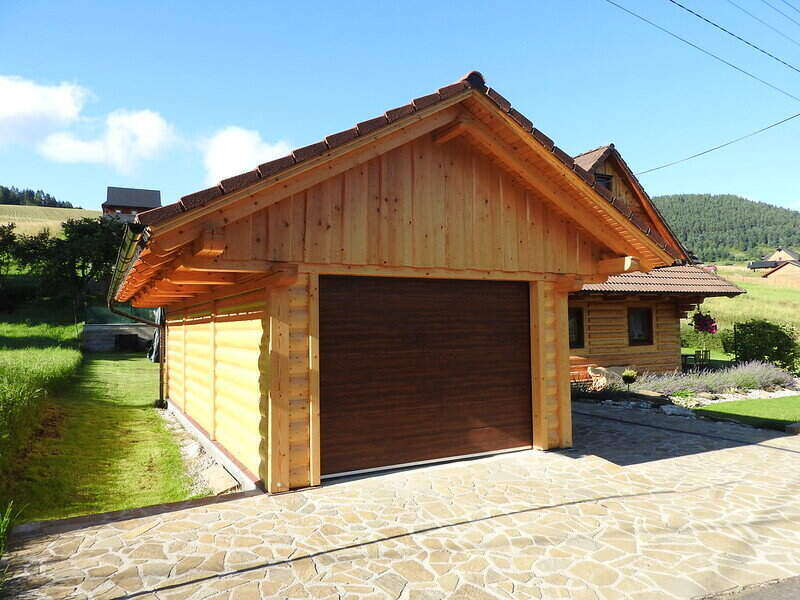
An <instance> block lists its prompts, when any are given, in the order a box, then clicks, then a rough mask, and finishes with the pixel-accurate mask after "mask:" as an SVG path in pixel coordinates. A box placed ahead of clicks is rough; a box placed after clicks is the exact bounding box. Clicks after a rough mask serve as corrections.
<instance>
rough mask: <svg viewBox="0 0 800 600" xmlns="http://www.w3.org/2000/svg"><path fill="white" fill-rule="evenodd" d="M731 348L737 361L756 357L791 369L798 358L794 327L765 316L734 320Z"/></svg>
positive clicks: (795, 365) (798, 352)
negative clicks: (767, 318) (740, 320)
mask: <svg viewBox="0 0 800 600" xmlns="http://www.w3.org/2000/svg"><path fill="white" fill-rule="evenodd" d="M733 350H734V354H735V355H736V360H738V361H740V362H749V361H754V360H758V361H764V362H769V363H774V364H776V365H778V366H779V367H782V368H784V369H789V370H794V369H795V368H796V367H797V366H798V359H800V346H798V343H797V339H796V334H795V331H794V329H792V328H791V327H789V326H788V325H780V324H778V323H772V322H770V321H767V320H765V319H751V320H749V321H745V322H744V323H736V325H735V326H734V335H733Z"/></svg>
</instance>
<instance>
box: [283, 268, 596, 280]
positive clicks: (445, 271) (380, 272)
mask: <svg viewBox="0 0 800 600" xmlns="http://www.w3.org/2000/svg"><path fill="white" fill-rule="evenodd" d="M298 269H299V271H300V272H301V273H317V274H319V275H363V276H368V277H424V278H427V279H473V280H493V281H499V280H505V281H558V280H560V279H563V278H564V275H563V274H558V273H542V272H538V271H499V270H496V269H485V270H479V269H449V268H444V267H434V268H427V267H383V266H377V265H344V264H314V263H301V264H299V265H298ZM580 277H586V278H587V279H589V278H591V277H597V282H598V283H599V282H602V281H605V280H606V278H605V277H599V276H596V275H588V274H587V275H580Z"/></svg>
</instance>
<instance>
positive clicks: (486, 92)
mask: <svg viewBox="0 0 800 600" xmlns="http://www.w3.org/2000/svg"><path fill="white" fill-rule="evenodd" d="M462 103H463V104H465V105H468V106H471V107H473V108H476V109H477V110H478V111H479V112H480V114H482V115H483V118H485V119H487V120H492V121H495V122H496V124H497V125H498V126H499V127H503V132H504V135H505V136H506V137H505V139H503V140H501V141H502V142H503V144H505V145H506V146H507V147H509V148H513V149H514V150H515V151H518V152H520V153H521V152H522V151H523V150H526V149H527V150H528V151H529V152H534V153H536V154H537V155H538V156H539V157H540V158H541V159H543V162H544V164H547V165H548V166H549V167H548V168H554V169H559V170H560V171H561V172H560V175H562V176H563V177H560V178H559V179H562V180H563V182H564V183H563V186H565V187H569V188H571V189H572V190H574V194H575V197H576V198H578V197H580V198H582V199H583V200H584V201H585V206H583V207H582V208H581V209H582V210H583V209H585V210H586V211H587V212H586V216H587V221H596V219H597V218H598V217H600V218H601V219H602V221H603V223H605V224H606V225H607V227H608V233H609V234H610V235H611V236H614V240H616V242H618V244H617V245H618V246H619V245H623V246H630V247H631V250H630V251H631V252H632V251H633V248H634V247H635V248H636V252H638V253H640V256H641V258H642V259H643V260H645V261H646V263H648V264H649V265H650V267H652V266H655V265H664V264H671V263H673V262H675V261H680V260H684V259H685V256H684V255H683V254H682V253H681V252H680V251H679V250H677V249H676V248H675V247H674V245H673V244H672V243H671V242H668V241H667V239H665V238H664V237H663V236H662V234H661V233H660V232H659V231H658V230H657V228H655V227H653V226H652V224H651V223H649V222H648V221H647V220H646V219H644V218H642V217H640V216H639V215H638V214H636V213H635V212H634V211H632V210H631V209H630V208H629V207H628V206H627V203H626V202H624V201H621V200H619V199H617V198H615V197H614V196H613V195H612V193H611V191H610V190H608V189H607V187H606V186H605V185H603V184H601V183H598V182H597V181H595V177H594V175H593V174H592V173H591V172H589V171H586V170H585V169H583V168H582V167H581V166H580V165H578V164H576V163H575V161H574V159H573V158H572V157H571V156H569V154H567V153H566V152H564V151H563V150H562V149H560V148H559V147H557V146H556V145H555V144H554V143H553V141H552V140H551V139H550V138H549V137H548V136H547V135H545V134H544V133H542V132H541V131H540V130H538V129H536V128H535V127H534V126H533V123H532V122H531V121H530V120H529V119H527V118H526V117H525V116H524V115H522V114H521V113H520V112H519V111H517V110H516V109H515V108H513V107H512V106H511V104H510V102H508V100H506V99H505V98H504V97H503V96H502V95H501V94H499V93H498V92H497V91H496V90H494V89H492V88H490V87H488V86H486V84H485V81H484V78H483V76H482V75H481V74H480V73H478V72H477V71H472V72H470V73H469V74H467V75H466V76H464V77H463V78H462V79H460V80H458V81H457V82H455V83H452V84H450V85H447V86H444V87H442V88H439V90H438V91H437V92H434V93H432V94H428V95H426V96H421V97H419V98H416V99H414V100H412V101H411V102H410V103H409V104H406V105H404V106H400V107H398V108H394V109H391V110H388V111H386V112H385V113H384V114H383V115H381V116H379V117H375V118H373V119H369V120H366V121H362V122H360V123H358V124H357V125H356V126H355V127H353V128H351V129H348V130H345V131H341V132H338V133H335V134H332V135H329V136H327V137H325V138H324V139H323V140H321V141H319V142H316V143H314V144H310V145H308V146H304V147H302V148H297V149H295V150H294V151H292V152H291V153H290V154H288V155H286V156H284V157H281V158H278V159H275V160H272V161H269V162H267V163H264V164H262V165H259V166H258V167H257V168H255V169H253V170H251V171H247V172H245V173H241V174H239V175H236V176H234V177H229V178H227V179H224V180H222V181H221V182H220V183H219V184H218V185H216V186H213V187H211V188H207V189H205V190H201V191H199V192H195V193H193V194H189V195H187V196H183V197H182V198H181V199H180V200H179V201H178V202H175V203H173V204H169V205H166V206H163V207H160V208H157V209H154V210H149V211H146V212H142V213H139V214H138V215H137V217H136V222H135V225H134V227H135V228H136V229H135V231H134V232H133V233H134V234H135V235H133V236H132V237H129V238H126V240H127V241H126V242H124V243H123V248H121V250H120V254H119V259H118V263H117V267H116V269H115V274H114V280H113V285H112V287H111V288H110V290H109V293H110V294H113V295H114V296H115V297H116V298H117V299H119V300H121V301H125V300H128V299H130V298H132V297H134V296H136V294H138V293H139V291H141V290H142V289H143V287H144V286H145V285H147V284H148V282H150V281H153V280H156V279H158V277H159V273H162V272H163V271H164V270H165V269H167V267H168V266H169V263H171V262H173V261H174V260H175V259H176V258H177V257H178V256H179V255H180V254H181V252H182V251H183V246H184V245H185V244H187V243H189V242H191V241H193V240H194V239H196V237H197V236H198V235H200V230H201V229H202V227H203V225H202V223H201V219H204V218H206V217H208V218H209V219H211V220H216V221H225V222H227V217H223V216H222V213H223V211H224V210H227V208H228V207H231V210H232V211H234V212H236V214H240V215H241V214H244V212H245V211H248V210H249V211H251V212H252V211H255V210H261V209H262V208H266V207H267V206H268V205H267V204H260V203H259V202H258V201H255V202H250V201H249V199H252V198H253V197H254V196H255V194H257V193H260V192H261V191H263V190H275V191H278V190H285V189H287V186H288V185H290V184H291V181H292V178H294V177H296V176H299V175H302V174H303V173H305V172H308V171H311V170H313V169H322V168H323V167H324V166H328V167H329V168H330V166H331V165H332V163H333V162H334V161H336V160H338V159H340V158H341V157H345V156H347V155H348V153H350V152H353V153H354V154H355V153H356V152H358V151H360V150H362V149H363V148H365V147H368V145H371V144H372V143H374V142H376V141H377V140H379V139H382V138H384V137H389V136H391V135H393V134H397V135H398V136H400V137H402V134H403V132H404V131H406V128H408V130H411V129H412V128H413V126H414V124H416V123H418V122H422V121H424V120H427V119H429V118H430V119H434V118H435V117H434V115H438V114H439V113H440V112H441V113H444V111H445V110H446V109H447V108H448V107H453V106H455V105H457V104H462ZM473 116H474V115H473ZM454 124H455V125H458V123H455V122H451V123H450V125H454ZM512 138H513V141H512V142H508V140H509V139H512ZM512 158H513V156H512ZM343 160H344V159H343ZM524 162H525V161H520V163H519V164H520V165H522V164H523V163H524ZM518 166H519V165H518ZM321 172H322V171H321ZM287 182H289V183H287ZM555 197H556V196H553V198H555ZM563 209H564V210H565V211H573V212H574V211H575V210H576V208H575V207H573V206H572V205H566V204H565V205H564V206H563ZM588 211H591V213H592V216H591V217H589V214H590V213H589V212H588ZM239 218H241V217H239ZM221 226H222V227H224V226H225V225H224V224H222V225H221ZM600 242H601V243H603V239H601V240H600ZM154 256H155V257H156V258H155V259H154ZM148 263H149V265H150V266H147V265H148ZM156 265H161V266H156Z"/></svg>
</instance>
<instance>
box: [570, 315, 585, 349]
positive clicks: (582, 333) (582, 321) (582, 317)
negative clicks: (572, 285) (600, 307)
mask: <svg viewBox="0 0 800 600" xmlns="http://www.w3.org/2000/svg"><path fill="white" fill-rule="evenodd" d="M572 311H579V313H580V319H579V321H578V332H579V334H580V337H579V339H578V340H577V341H578V342H580V345H574V346H573V345H572V332H571V329H570V321H571V320H572V318H571V317H572ZM567 343H568V344H569V349H570V350H580V349H583V348H586V307H584V306H568V307H567Z"/></svg>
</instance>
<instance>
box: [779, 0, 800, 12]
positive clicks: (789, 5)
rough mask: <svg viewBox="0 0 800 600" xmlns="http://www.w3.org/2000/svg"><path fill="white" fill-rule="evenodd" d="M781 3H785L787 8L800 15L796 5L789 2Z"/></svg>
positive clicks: (782, 0) (784, 0) (783, 0)
mask: <svg viewBox="0 0 800 600" xmlns="http://www.w3.org/2000/svg"><path fill="white" fill-rule="evenodd" d="M781 2H783V3H784V4H785V5H786V6H788V7H789V8H791V9H792V10H793V11H795V12H799V13H800V8H797V7H796V6H795V5H794V4H790V3H789V2H787V1H786V0H781Z"/></svg>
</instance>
